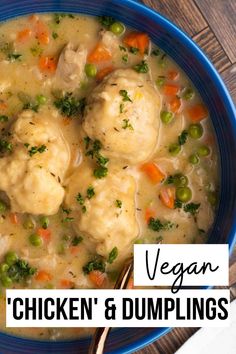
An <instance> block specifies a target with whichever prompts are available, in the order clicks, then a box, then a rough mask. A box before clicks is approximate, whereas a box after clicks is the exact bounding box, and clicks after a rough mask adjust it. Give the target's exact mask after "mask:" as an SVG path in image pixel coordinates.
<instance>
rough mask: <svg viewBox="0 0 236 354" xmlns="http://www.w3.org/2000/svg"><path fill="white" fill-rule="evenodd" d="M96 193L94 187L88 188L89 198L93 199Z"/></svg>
mask: <svg viewBox="0 0 236 354" xmlns="http://www.w3.org/2000/svg"><path fill="white" fill-rule="evenodd" d="M94 195H95V192H94V188H93V187H92V186H89V187H88V189H87V198H88V199H91V198H92V197H93V196H94Z"/></svg>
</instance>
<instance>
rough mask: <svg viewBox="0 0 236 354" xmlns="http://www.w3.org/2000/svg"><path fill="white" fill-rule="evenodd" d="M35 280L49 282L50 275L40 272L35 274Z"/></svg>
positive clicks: (43, 271)
mask: <svg viewBox="0 0 236 354" xmlns="http://www.w3.org/2000/svg"><path fill="white" fill-rule="evenodd" d="M35 279H36V280H37V281H50V280H52V276H51V274H50V273H48V272H46V271H45V270H40V271H39V272H38V273H37V274H36V276H35Z"/></svg>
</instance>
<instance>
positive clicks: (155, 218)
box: [0, 14, 218, 339]
mask: <svg viewBox="0 0 236 354" xmlns="http://www.w3.org/2000/svg"><path fill="white" fill-rule="evenodd" d="M0 129H1V134H0V284H1V285H0V292H1V298H0V312H1V314H4V313H5V289H6V288H31V289H32V288H33V289H35V288H47V289H51V288H66V289H67V288H95V289H96V288H112V287H113V286H114V283H115V280H116V278H117V275H118V273H119V270H120V268H121V267H122V264H123V262H124V260H125V259H126V258H127V257H128V256H130V255H131V254H132V250H133V244H134V243H154V244H155V243H174V244H177V243H204V242H206V241H207V237H208V236H207V235H208V233H209V230H210V228H211V226H212V223H213V221H214V214H215V207H216V204H217V192H218V162H217V160H218V159H217V147H216V142H215V136H214V131H213V128H212V125H211V121H210V117H209V114H208V111H207V108H206V107H205V105H204V104H203V102H202V100H201V98H200V96H199V94H198V92H197V91H196V89H195V87H194V86H193V85H192V83H191V82H190V80H189V79H188V77H187V76H186V75H185V74H184V73H183V72H182V71H181V69H180V68H179V67H178V66H177V65H176V64H175V63H174V62H173V61H172V60H171V59H170V58H169V57H168V56H167V55H166V54H165V53H164V52H163V51H162V50H161V49H159V48H157V47H156V46H155V45H153V44H152V43H151V41H150V39H149V37H148V35H147V34H145V33H141V32H137V31H135V30H132V29H130V28H125V26H124V25H123V24H122V23H119V22H117V21H116V20H115V19H113V18H110V17H101V18H92V17H87V16H86V17H85V16H77V15H70V14H46V15H31V16H28V17H22V18H18V19H15V20H11V21H7V22H5V23H2V24H1V26H0ZM132 286H133V285H132V282H130V284H129V287H130V288H132ZM0 328H1V329H2V330H3V331H4V330H5V318H4V316H1V318H0ZM9 331H11V332H13V333H16V334H18V335H24V336H31V337H36V338H51V339H58V338H65V337H78V335H84V334H86V333H88V332H89V331H90V330H87V329H83V328H82V329H74V328H73V329H44V328H43V329H42V328H40V329H30V328H27V329H11V330H10V329H9Z"/></svg>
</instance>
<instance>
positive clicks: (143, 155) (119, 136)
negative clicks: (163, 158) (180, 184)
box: [83, 69, 160, 164]
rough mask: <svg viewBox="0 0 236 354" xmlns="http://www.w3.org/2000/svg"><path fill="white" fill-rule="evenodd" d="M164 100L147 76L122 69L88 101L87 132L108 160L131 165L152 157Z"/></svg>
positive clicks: (113, 74) (84, 127) (110, 76)
mask: <svg viewBox="0 0 236 354" xmlns="http://www.w3.org/2000/svg"><path fill="white" fill-rule="evenodd" d="M159 113H160V96H159V94H158V92H157V90H156V89H155V88H154V87H153V86H152V84H151V83H150V82H149V81H147V78H146V75H143V74H138V73H136V72H135V71H134V70H132V69H120V70H116V71H114V72H113V73H112V74H110V75H109V76H107V77H106V78H105V79H104V81H103V82H102V83H101V84H100V85H98V86H97V87H96V88H95V89H94V90H93V92H92V93H91V95H90V96H89V98H88V104H87V107H86V111H85V116H84V121H83V129H84V130H85V132H86V134H87V135H88V136H89V137H90V138H91V139H94V140H95V139H98V140H100V142H101V143H102V145H103V148H104V150H106V155H107V156H108V157H113V158H119V159H123V160H126V161H127V162H129V163H131V164H136V163H140V162H143V161H145V160H147V159H148V158H150V157H151V155H152V153H153V152H154V150H155V147H156V146H157V142H158V130H159V122H160V119H159Z"/></svg>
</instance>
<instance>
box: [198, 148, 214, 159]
mask: <svg viewBox="0 0 236 354" xmlns="http://www.w3.org/2000/svg"><path fill="white" fill-rule="evenodd" d="M210 152H211V150H210V149H209V147H208V146H206V145H202V146H200V147H199V148H198V149H197V153H198V155H199V156H201V157H205V156H208V155H209V154H210Z"/></svg>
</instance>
